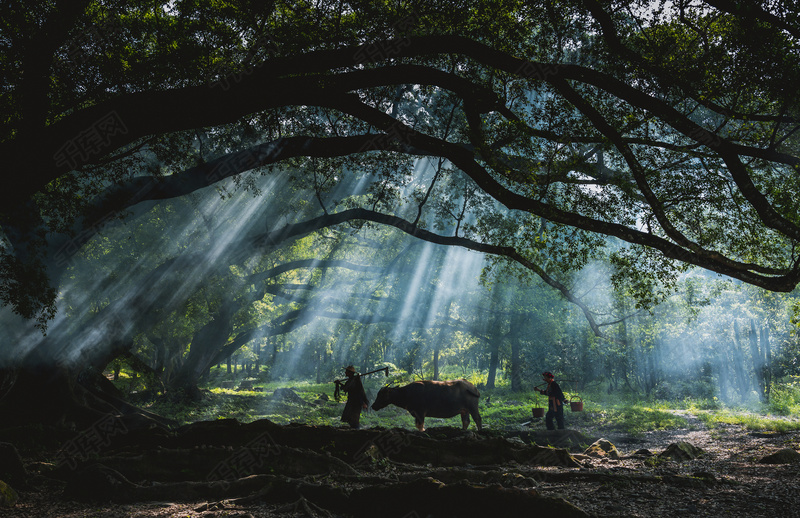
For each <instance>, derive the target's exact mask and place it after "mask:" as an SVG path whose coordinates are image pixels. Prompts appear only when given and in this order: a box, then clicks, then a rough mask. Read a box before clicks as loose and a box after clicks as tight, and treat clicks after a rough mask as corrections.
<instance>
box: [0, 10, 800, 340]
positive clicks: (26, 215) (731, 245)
mask: <svg viewBox="0 0 800 518" xmlns="http://www.w3.org/2000/svg"><path fill="white" fill-rule="evenodd" d="M2 9H3V13H2V14H3V16H2V17H1V19H2V24H3V25H2V35H1V36H0V38H2V41H3V43H4V45H3V49H4V50H3V51H2V56H1V60H0V63H2V74H3V87H2V103H3V114H4V115H5V116H4V118H3V121H2V130H1V131H2V144H0V156H2V157H3V159H4V164H5V166H6V171H8V175H7V176H8V181H7V186H6V188H5V189H3V190H2V192H0V225H2V231H3V235H2V237H3V249H2V258H1V259H2V261H0V265H2V269H1V270H0V279H1V280H2V283H0V297H2V299H1V300H2V301H3V303H4V304H6V305H7V306H10V307H12V308H13V309H14V310H15V311H16V312H17V313H19V314H20V315H22V316H23V317H25V318H27V319H33V320H36V321H38V322H39V323H40V324H41V325H42V326H45V325H46V322H47V320H48V319H49V318H51V317H52V315H53V312H54V311H55V305H54V302H55V297H56V290H55V285H56V284H57V283H58V279H59V278H60V276H61V275H62V274H63V272H64V269H65V268H66V266H67V265H68V264H69V259H70V256H71V255H72V254H74V253H76V252H77V251H78V250H80V248H81V247H82V246H83V244H84V243H86V242H87V241H88V240H89V239H90V238H91V237H92V236H93V235H94V234H95V233H96V232H97V231H99V230H100V229H102V228H103V225H104V224H105V223H107V222H108V221H110V220H112V219H114V218H117V217H120V216H124V215H125V214H126V212H127V211H129V210H131V209H135V208H136V207H137V206H141V204H142V203H143V202H146V201H149V200H159V199H165V198H174V197H179V196H184V195H187V194H189V193H192V192H195V191H197V190H199V189H202V188H205V187H208V186H213V185H216V184H218V183H220V182H222V181H224V180H227V179H229V178H236V179H237V180H239V181H240V183H241V184H242V185H243V186H245V187H246V186H247V185H248V180H247V176H246V175H247V173H248V172H251V171H258V172H264V171H268V170H269V169H270V167H277V168H281V167H292V168H294V169H295V170H297V171H298V174H297V177H298V180H299V181H301V182H305V184H306V185H307V186H310V187H312V188H315V189H316V190H317V192H318V193H319V196H318V201H319V210H318V215H317V216H316V217H312V218H310V219H306V220H303V221H294V222H290V223H288V224H287V225H285V226H284V227H282V228H280V229H278V230H273V231H272V232H269V233H266V234H264V235H263V236H261V238H260V239H256V240H252V239H251V240H249V241H247V242H246V243H245V240H242V242H241V243H239V246H240V247H241V248H242V250H241V251H240V253H241V254H242V256H243V257H244V256H248V255H250V256H252V255H253V254H256V253H258V251H259V250H260V249H262V248H263V247H269V246H270V245H271V244H272V243H275V242H277V241H280V239H283V238H285V237H288V236H292V235H301V234H302V233H304V232H309V231H313V230H315V229H318V228H321V227H324V226H330V225H336V224H341V223H343V222H347V221H371V222H374V223H378V224H385V225H393V226H395V227H397V228H400V229H401V230H404V231H406V232H408V233H409V234H411V235H414V236H417V237H420V238H422V239H427V240H430V241H434V242H438V243H442V244H449V245H457V246H467V247H470V248H473V249H476V250H481V251H485V252H489V253H493V254H497V255H499V256H505V257H508V258H511V259H512V260H514V261H517V262H519V263H521V264H522V265H524V266H525V267H527V268H529V269H531V271H533V272H535V273H536V274H537V275H539V276H541V277H542V278H543V279H545V280H546V281H547V282H549V283H550V284H551V285H553V286H555V287H557V288H558V289H560V290H561V291H562V293H564V295H565V296H567V297H568V298H571V297H572V295H571V293H570V292H569V290H568V289H567V288H566V287H565V284H564V282H562V281H560V280H559V279H564V280H566V279H567V277H566V276H565V275H566V274H565V272H568V271H569V270H571V269H575V268H579V267H580V266H582V265H583V264H585V262H586V261H587V260H588V259H589V258H591V257H592V254H593V253H600V251H599V250H598V249H599V248H601V247H602V245H603V243H606V242H608V239H607V238H615V239H616V240H618V241H619V242H621V243H624V244H625V245H626V246H623V247H620V248H618V249H616V250H615V251H614V252H613V260H614V261H615V263H616V264H617V265H618V267H619V269H620V271H621V272H626V273H627V274H628V275H630V276H634V277H636V276H642V277H643V278H644V277H648V276H649V277H654V276H657V277H661V278H662V279H668V278H669V276H670V275H671V274H672V273H674V271H675V270H676V269H679V268H680V267H682V266H697V267H702V268H706V269H708V270H711V271H714V272H718V273H720V274H724V275H727V276H730V277H732V278H735V279H739V280H741V281H743V282H746V283H750V284H753V285H755V286H759V287H762V288H765V289H768V290H774V291H790V290H792V289H794V287H795V286H796V284H797V282H798V280H800V277H798V275H800V264H798V254H797V251H796V245H797V243H798V240H799V239H800V225H798V207H797V198H796V193H797V192H798V187H800V185H798V184H799V183H800V172H799V171H798V167H800V164H799V163H798V153H797V142H798V135H797V129H798V127H800V126H799V125H798V117H799V116H800V113H799V111H798V92H797V89H796V88H795V87H794V86H793V85H796V84H798V83H797V82H798V80H800V77H799V76H800V66H798V65H799V63H798V62H799V61H800V49H798V36H800V34H799V32H800V26H798V25H797V20H798V8H797V7H795V6H794V4H793V3H790V2H774V1H772V2H767V1H763V2H738V1H710V0H708V1H701V0H697V1H690V0H685V1H684V0H681V1H678V2H652V1H649V0H648V1H636V0H627V1H625V0H620V1H594V0H582V1H577V0H575V1H555V0H552V1H548V0H545V1H541V2H512V1H505V2H504V1H496V2H468V3H466V4H464V3H452V2H445V1H442V2H401V3H391V2H390V3H386V4H383V3H376V2H350V3H345V2H317V3H315V4H313V5H312V4H305V3H300V4H296V3H291V2H289V3H284V2H265V3H261V2H234V3H227V4H218V3H215V2H162V3H149V4H147V5H146V6H142V7H131V6H129V5H127V4H125V3H122V2H113V1H112V2H89V1H83V2H68V3H63V4H62V3H56V4H51V3H46V2H34V3H31V2H19V1H11V2H5V3H4V5H3V8H2ZM420 158H423V159H425V160H429V161H430V162H431V163H433V164H438V166H436V167H434V168H433V170H434V171H435V174H432V175H431V174H429V173H426V175H424V176H422V175H420V174H418V172H419V171H421V170H422V169H423V168H419V167H414V164H415V160H416V159H420ZM427 171H430V169H427ZM365 177H367V178H370V180H369V181H368V182H366V183H365V182H363V181H362V180H363V178H365ZM364 185H367V187H364ZM325 191H330V192H335V194H336V197H338V199H339V200H343V201H342V202H341V203H334V202H333V201H332V200H331V198H330V197H325V196H323V193H324V192H325ZM275 232H277V234H276V233H275ZM245 248H246V249H245ZM640 285H642V286H648V285H649V284H648V282H640ZM573 301H574V302H576V303H580V301H578V300H577V299H574V298H573ZM584 309H585V313H586V315H587V318H588V319H589V322H590V325H591V326H592V327H593V329H594V330H595V332H596V333H598V334H599V333H600V329H599V326H598V324H597V323H596V322H595V321H594V319H593V317H592V314H591V311H589V309H588V308H586V307H585V306H584ZM4 346H5V345H4Z"/></svg>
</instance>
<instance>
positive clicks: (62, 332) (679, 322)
mask: <svg viewBox="0 0 800 518" xmlns="http://www.w3.org/2000/svg"><path fill="white" fill-rule="evenodd" d="M425 167H427V170H425V169H424V168H425ZM417 173H418V175H419V179H418V180H417V182H418V185H417V186H416V187H419V186H420V185H423V186H424V185H425V184H426V182H427V181H429V180H430V178H431V177H432V175H433V174H434V172H433V168H432V167H430V165H428V166H422V165H418V171H417ZM290 180H291V179H290V175H289V174H278V173H275V174H272V175H269V176H265V177H261V178H259V179H258V181H257V183H256V184H255V185H254V187H255V188H256V189H254V190H249V191H248V190H244V189H241V188H239V187H238V186H237V185H235V184H233V183H232V182H229V183H227V184H223V185H222V186H220V187H217V188H211V189H205V190H203V191H200V192H198V193H196V194H194V195H192V196H189V197H185V198H182V199H180V200H174V201H171V202H162V203H157V204H156V203H151V204H147V205H143V206H142V207H139V208H138V210H134V211H133V214H132V215H131V216H130V217H128V218H126V219H124V220H123V221H121V222H114V223H109V224H108V226H107V228H104V229H103V231H101V232H100V234H98V235H97V236H95V237H94V239H93V241H92V242H91V243H90V244H89V245H88V246H87V247H85V249H84V250H82V254H81V257H76V258H75V259H73V261H72V263H71V265H70V266H71V268H69V269H68V270H66V271H65V272H64V274H63V276H62V277H61V278H59V279H57V280H58V282H59V285H58V286H59V299H58V309H59V310H58V313H57V314H56V316H55V318H54V319H53V320H52V321H51V322H50V323H49V325H48V329H47V333H46V334H43V333H42V332H41V331H40V330H39V329H36V328H35V327H34V326H33V325H32V324H31V323H29V322H23V321H22V320H21V319H20V318H19V317H18V316H15V315H13V314H11V312H10V311H9V309H8V308H3V309H2V312H0V320H1V321H2V324H3V325H2V331H0V332H2V338H3V343H4V347H3V349H2V350H0V366H13V365H14V364H15V363H19V362H20V360H21V359H22V358H25V359H27V361H28V362H29V363H30V362H32V361H33V362H37V361H38V362H49V363H51V364H59V363H65V364H78V365H82V364H85V363H87V362H88V361H89V358H90V357H91V355H89V354H87V353H90V352H93V351H95V350H97V349H98V348H103V347H108V345H109V342H110V341H113V340H122V339H123V338H125V337H127V338H129V339H133V337H135V338H136V342H135V343H136V344H137V346H138V347H142V346H147V347H149V345H148V341H147V340H148V339H147V338H145V336H147V334H148V332H149V331H150V330H151V329H152V328H153V326H154V325H156V324H157V323H158V322H159V321H160V320H161V319H164V318H168V315H169V314H170V313H171V312H173V311H176V312H178V313H181V312H183V313H184V314H187V313H188V312H190V311H191V308H187V307H186V304H187V301H188V300H190V299H192V297H193V296H196V294H197V293H198V291H199V290H202V293H204V294H205V295H204V296H205V297H206V299H208V300H211V299H213V298H214V297H219V296H221V295H220V294H224V293H238V292H244V291H246V290H247V289H251V286H250V285H249V284H248V283H247V282H245V278H246V274H245V273H242V274H241V275H238V276H237V275H231V268H232V267H231V265H236V268H237V269H239V270H241V272H255V271H257V269H258V268H261V269H265V268H267V267H268V266H267V265H265V264H264V265H260V266H259V262H260V261H261V260H263V259H264V258H270V257H272V256H271V255H270V254H272V253H275V251H276V250H278V249H280V250H284V252H282V253H285V250H288V249H289V248H290V247H291V246H292V243H283V244H281V245H279V247H278V248H274V247H273V248H270V247H266V248H259V246H256V245H257V244H258V243H261V241H260V239H261V238H262V236H263V235H264V234H265V233H266V232H270V231H273V230H276V229H278V228H281V227H283V226H284V225H286V224H288V223H293V222H297V221H301V220H303V219H306V218H308V217H310V216H316V215H319V213H320V203H323V204H328V205H329V206H333V202H332V201H331V200H336V199H341V197H342V196H343V193H346V192H353V190H354V189H355V190H356V191H357V192H365V191H366V189H367V188H368V186H369V181H367V180H363V179H361V180H358V182H360V183H357V184H352V183H350V184H348V185H340V186H339V189H334V190H333V192H331V193H330V194H327V195H326V196H325V198H324V199H319V198H317V196H316V195H315V194H314V193H313V192H312V191H309V190H303V189H291V188H290V187H289V184H290ZM407 188H408V189H413V188H415V186H414V185H409V186H408V187H407ZM289 192H294V193H295V194H294V195H291V196H287V193H289ZM404 195H405V196H407V197H409V196H408V193H404ZM405 210H406V211H413V210H416V207H415V206H413V204H410V205H409V206H407V207H406V208H405ZM337 230H339V231H341V232H340V233H339V234H336V235H334V233H333V231H332V230H330V229H327V230H325V231H323V232H322V234H324V236H325V237H322V238H320V239H321V241H322V242H324V241H325V240H326V239H327V240H334V241H335V243H336V244H335V245H332V246H331V247H329V248H328V249H327V250H325V252H324V255H315V249H314V248H310V249H308V250H307V251H305V252H297V254H298V255H297V256H296V257H293V259H312V260H314V261H316V263H317V265H323V264H324V263H325V261H326V260H328V259H334V258H336V259H339V260H344V261H346V262H348V263H349V264H351V265H353V267H352V268H344V267H331V268H320V269H314V268H303V269H297V270H296V271H293V272H291V273H290V274H287V275H288V276H287V277H284V278H282V279H281V280H276V281H275V283H277V284H280V285H281V287H280V288H279V289H278V290H277V292H276V293H278V295H276V296H275V297H273V298H269V297H268V298H267V299H269V300H268V301H267V302H265V303H266V304H268V305H269V304H272V305H281V306H282V307H284V308H286V309H285V310H284V312H285V313H284V314H287V313H288V312H289V311H290V309H291V308H302V309H303V312H304V315H305V316H304V317H303V318H302V319H299V320H298V323H297V324H296V326H295V327H294V328H291V327H289V328H287V331H289V332H287V333H282V334H279V335H275V334H272V332H271V329H270V327H269V326H264V327H263V329H261V331H260V332H259V333H256V334H255V335H254V337H253V340H252V341H251V342H250V343H249V344H248V345H247V346H246V347H244V348H241V349H239V350H237V351H236V352H234V354H233V358H232V359H233V361H234V363H238V364H244V363H250V364H258V365H261V366H262V367H268V368H269V371H270V373H269V376H270V377H271V378H278V377H283V378H287V379H292V378H307V379H314V378H316V379H317V380H318V381H331V380H332V379H334V378H338V377H341V375H342V374H343V372H342V369H343V367H344V366H346V365H349V364H353V365H355V366H356V368H357V370H359V371H361V372H363V371H367V370H371V369H373V368H376V367H380V366H382V365H384V364H385V362H388V363H391V364H393V365H395V366H397V367H398V368H400V369H402V370H404V371H406V372H409V373H411V375H412V376H414V377H417V378H428V379H430V378H433V377H434V376H436V375H437V372H436V371H435V370H436V368H437V367H438V368H439V369H442V370H444V369H447V372H449V373H450V375H457V376H469V375H470V374H472V373H473V372H476V371H480V372H483V373H485V372H486V370H487V369H489V368H490V366H491V361H492V355H493V354H496V355H497V357H498V359H497V363H496V364H495V365H494V367H493V368H494V369H496V376H497V379H501V378H509V377H511V376H518V377H520V378H521V379H522V386H523V387H525V388H527V387H530V386H532V385H534V384H536V383H538V376H537V375H538V373H540V372H541V371H543V370H550V371H553V372H556V373H557V376H559V377H562V378H568V379H574V380H577V381H578V382H579V384H580V386H581V387H591V386H593V385H594V386H597V387H599V386H601V385H608V386H609V387H610V388H611V390H613V391H623V390H625V391H631V392H633V393H636V394H639V395H649V396H650V395H652V396H657V397H665V398H683V397H702V398H714V397H717V398H719V399H720V400H722V401H725V402H732V403H738V402H753V401H757V400H758V399H759V398H760V395H761V394H763V393H764V391H765V385H766V384H767V383H768V381H769V376H770V373H769V372H767V370H765V365H769V364H770V362H772V361H773V358H775V357H777V356H778V354H779V351H780V347H781V344H780V339H776V338H775V337H774V336H773V335H776V334H777V335H780V336H783V335H785V330H784V329H778V330H776V329H770V325H772V327H773V328H774V324H769V318H770V316H771V315H770V314H768V313H766V312H765V311H763V310H758V309H757V308H755V307H753V306H748V302H747V297H746V295H743V293H745V294H746V293H748V291H747V290H742V289H741V286H737V285H735V284H734V283H730V282H727V283H724V282H723V281H721V280H720V279H719V278H717V277H714V276H712V275H705V274H698V273H696V272H692V273H689V274H686V276H685V278H684V279H682V280H681V282H679V283H678V285H679V286H680V288H679V289H678V292H677V293H676V294H675V295H674V296H672V297H670V298H669V299H667V300H666V301H665V302H663V303H662V304H660V305H658V306H656V307H655V308H652V309H650V310H637V309H636V308H634V307H633V304H632V303H631V301H630V300H627V299H624V298H620V297H619V296H615V295H614V293H613V290H612V288H611V286H610V280H609V279H610V275H611V272H610V270H609V267H608V266H607V265H605V264H603V263H591V264H590V265H589V266H587V267H586V268H585V269H584V270H583V271H582V272H580V273H579V274H577V275H576V276H575V277H574V279H573V281H572V284H571V288H572V289H573V291H574V292H575V294H576V295H577V296H579V297H580V298H581V299H582V300H583V301H584V302H585V303H587V304H588V305H590V306H591V307H593V308H595V309H596V310H597V311H598V315H597V318H598V321H599V322H601V323H602V322H612V321H619V320H620V319H622V321H623V322H624V323H623V324H617V325H615V326H608V327H605V328H604V332H605V333H606V335H607V338H605V339H599V340H598V339H596V338H594V337H592V336H590V334H589V333H588V326H587V325H586V321H585V320H584V319H583V317H582V314H581V312H580V311H579V310H578V309H577V308H576V307H575V306H574V305H571V304H569V303H567V302H566V301H565V300H563V298H561V297H560V296H559V295H558V294H556V293H555V291H554V290H552V289H551V288H549V287H544V286H543V285H542V283H541V282H540V281H538V280H536V279H535V278H534V280H533V281H532V282H531V283H528V284H526V283H525V282H522V281H520V280H519V278H517V277H515V276H514V275H510V274H508V272H506V271H502V270H494V273H493V274H492V275H493V276H492V277H491V278H490V279H489V281H488V282H487V283H484V282H483V279H482V274H484V268H485V266H486V265H487V257H486V256H484V255H483V254H480V253H476V252H472V251H469V250H465V249H462V248H458V247H445V246H440V245H434V244H431V243H427V242H423V241H419V240H415V239H413V238H411V237H409V236H407V235H405V234H404V233H402V232H399V231H396V230H394V229H385V228H377V227H365V228H361V229H356V228H349V227H348V228H337ZM448 231H449V232H452V229H449V230H446V231H444V232H448ZM319 250H323V249H322V248H320V249H319ZM303 254H305V255H303ZM285 260H286V259H285V257H284V258H283V259H281V258H280V257H277V256H275V259H270V261H271V263H270V266H275V265H278V264H280V263H281V261H285ZM720 282H723V284H721V285H722V286H723V288H719V287H718V286H720ZM615 297H616V298H615ZM267 299H265V300H267ZM245 311H247V310H245ZM278 317H280V314H279V315H278ZM278 321H279V319H278ZM279 323H280V322H279ZM199 324H202V320H198V322H197V323H196V325H199ZM277 326H278V324H275V327H277ZM781 333H783V334H781ZM188 337H189V335H187V337H186V338H187V339H188ZM188 345H189V343H188V342H186V343H184V344H183V346H184V347H186V346H188ZM222 345H224V344H220V347H221V346H222ZM515 347H516V348H517V353H516V354H517V356H516V357H515V358H516V359H514V360H512V359H511V356H512V354H513V353H512V351H513V350H514V348H515ZM493 351H496V352H495V353H493ZM434 358H437V360H438V364H436V365H434V362H433V360H434ZM142 359H143V360H144V361H150V360H152V358H150V357H148V356H146V355H144V356H143V357H142ZM223 365H224V362H223Z"/></svg>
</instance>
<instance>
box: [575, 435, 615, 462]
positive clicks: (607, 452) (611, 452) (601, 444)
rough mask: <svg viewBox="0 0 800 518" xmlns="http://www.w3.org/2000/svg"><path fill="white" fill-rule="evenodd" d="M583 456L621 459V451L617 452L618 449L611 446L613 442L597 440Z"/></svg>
mask: <svg viewBox="0 0 800 518" xmlns="http://www.w3.org/2000/svg"><path fill="white" fill-rule="evenodd" d="M583 454H584V455H589V456H590V457H607V458H610V459H618V458H619V450H617V447H616V446H614V445H613V444H611V441H609V440H608V439H598V440H596V441H595V442H594V443H592V445H591V446H589V447H588V448H586V450H584V452H583Z"/></svg>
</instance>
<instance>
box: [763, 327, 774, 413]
mask: <svg viewBox="0 0 800 518" xmlns="http://www.w3.org/2000/svg"><path fill="white" fill-rule="evenodd" d="M761 348H762V349H763V350H764V368H763V371H764V375H763V376H764V395H765V396H766V399H767V401H769V394H770V391H771V389H772V346H771V344H770V343H769V328H768V327H767V326H766V325H764V326H762V327H761Z"/></svg>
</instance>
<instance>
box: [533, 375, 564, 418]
mask: <svg viewBox="0 0 800 518" xmlns="http://www.w3.org/2000/svg"><path fill="white" fill-rule="evenodd" d="M542 379H543V380H545V381H546V382H547V388H545V389H540V388H536V387H534V388H535V389H536V390H538V391H539V393H540V394H544V395H546V396H547V398H548V403H547V414H545V416H544V420H545V425H546V426H547V429H548V430H555V427H554V426H553V418H554V417H555V418H556V423H557V424H558V429H559V430H563V429H564V401H565V400H566V398H565V397H564V392H562V391H561V387H560V386H559V385H558V383H556V378H555V376H553V374H552V373H551V372H545V373H543V374H542Z"/></svg>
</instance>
